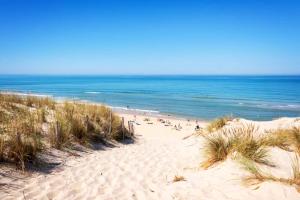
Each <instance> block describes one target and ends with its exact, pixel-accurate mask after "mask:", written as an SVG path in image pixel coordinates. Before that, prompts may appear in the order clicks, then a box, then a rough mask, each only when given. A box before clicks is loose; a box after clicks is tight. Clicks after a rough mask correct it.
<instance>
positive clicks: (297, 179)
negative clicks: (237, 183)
mask: <svg viewBox="0 0 300 200" xmlns="http://www.w3.org/2000/svg"><path fill="white" fill-rule="evenodd" d="M241 164H242V165H243V166H244V169H246V170H247V171H248V172H249V173H250V174H251V175H249V176H247V177H245V178H244V180H243V182H244V184H246V185H256V184H259V183H262V182H264V181H273V182H279V183H283V184H286V185H291V186H294V187H295V188H296V189H297V191H298V192H300V163H299V157H298V155H296V156H295V159H294V160H293V162H292V176H291V177H290V178H280V177H276V176H274V175H272V174H270V173H267V172H264V171H262V170H261V169H259V167H258V166H257V165H256V164H255V163H254V162H253V161H250V160H248V159H242V160H241Z"/></svg>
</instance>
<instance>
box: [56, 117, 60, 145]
mask: <svg viewBox="0 0 300 200" xmlns="http://www.w3.org/2000/svg"><path fill="white" fill-rule="evenodd" d="M55 137H56V138H55V139H56V144H55V146H56V147H57V148H59V147H60V139H61V130H60V124H59V122H58V121H56V123H55Z"/></svg>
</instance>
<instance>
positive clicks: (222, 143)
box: [201, 125, 273, 169]
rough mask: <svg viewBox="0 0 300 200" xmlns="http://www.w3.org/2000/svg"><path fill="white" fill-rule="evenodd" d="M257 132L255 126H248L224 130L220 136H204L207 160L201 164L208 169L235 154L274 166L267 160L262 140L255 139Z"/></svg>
mask: <svg viewBox="0 0 300 200" xmlns="http://www.w3.org/2000/svg"><path fill="white" fill-rule="evenodd" d="M255 131H256V129H255V127H254V126H253V125H248V126H243V127H240V128H233V129H224V130H222V132H221V133H219V134H215V135H209V136H204V138H205V140H206V142H205V146H204V156H205V157H206V160H205V161H204V162H202V163H201V167H203V168H204V169H207V168H208V167H210V166H212V165H214V164H215V163H217V162H219V161H223V160H225V159H226V158H227V156H228V155H229V154H231V153H234V152H236V153H238V154H239V155H241V156H243V157H245V158H247V159H250V160H252V161H254V162H257V163H260V164H265V165H269V166H273V164H272V163H271V162H269V161H268V160H267V157H268V152H267V150H266V148H265V147H264V146H263V145H262V144H261V142H260V139H255V138H254V137H253V133H254V132H255Z"/></svg>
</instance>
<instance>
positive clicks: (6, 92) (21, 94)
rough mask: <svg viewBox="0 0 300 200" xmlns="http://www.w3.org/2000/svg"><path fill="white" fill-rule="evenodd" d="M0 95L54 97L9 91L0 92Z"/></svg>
mask: <svg viewBox="0 0 300 200" xmlns="http://www.w3.org/2000/svg"><path fill="white" fill-rule="evenodd" d="M0 94H10V95H18V96H34V97H52V95H47V94H35V93H25V92H8V91H0Z"/></svg>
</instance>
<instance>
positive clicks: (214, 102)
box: [0, 75, 300, 120]
mask: <svg viewBox="0 0 300 200" xmlns="http://www.w3.org/2000/svg"><path fill="white" fill-rule="evenodd" d="M0 90H2V91H14V92H26V93H28V92H30V93H34V94H45V95H52V96H53V97H55V98H74V99H81V100H89V101H95V102H102V103H105V104H108V105H111V106H114V107H125V108H126V107H129V108H131V109H142V110H152V111H155V112H160V113H163V114H170V115H176V116H182V117H191V118H200V119H213V118H216V117H219V116H223V115H233V116H236V117H245V118H248V119H255V120H269V119H273V118H277V117H284V116H289V117H295V116H300V76H35V75H34V76H33V75H32V76H28V75H0Z"/></svg>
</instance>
